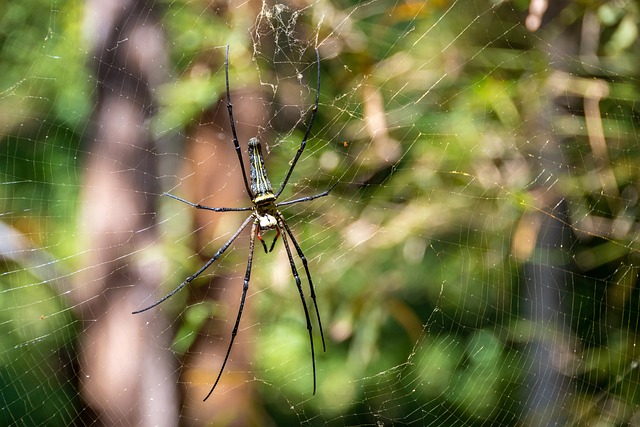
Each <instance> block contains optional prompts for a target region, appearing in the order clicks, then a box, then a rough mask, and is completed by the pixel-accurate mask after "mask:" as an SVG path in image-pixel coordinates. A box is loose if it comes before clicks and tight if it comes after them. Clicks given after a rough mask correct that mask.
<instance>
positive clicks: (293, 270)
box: [278, 215, 324, 394]
mask: <svg viewBox="0 0 640 427" xmlns="http://www.w3.org/2000/svg"><path fill="white" fill-rule="evenodd" d="M278 222H279V226H280V227H285V230H287V229H288V228H287V226H286V224H285V223H284V221H283V220H282V216H281V215H279V216H278ZM282 242H283V243H284V247H285V249H286V250H287V257H289V264H290V265H291V273H292V274H293V278H294V279H295V281H296V286H297V288H298V293H299V294H300V300H301V301H302V308H303V309H304V317H305V320H306V321H307V331H308V332H309V343H310V344H311V365H312V366H313V394H316V354H315V350H314V347H313V333H312V328H311V318H310V317H309V309H308V308H307V302H306V301H305V298H304V292H302V283H301V282H300V276H299V275H298V270H297V269H296V264H295V262H294V261H293V255H292V254H291V248H290V247H289V242H288V241H287V235H286V233H282ZM296 246H297V244H296ZM305 268H306V267H305ZM314 301H315V299H314ZM323 344H324V338H323Z"/></svg>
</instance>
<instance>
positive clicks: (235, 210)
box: [163, 193, 251, 212]
mask: <svg viewBox="0 0 640 427" xmlns="http://www.w3.org/2000/svg"><path fill="white" fill-rule="evenodd" d="M163 196H169V197H171V198H172V199H176V200H177V201H179V202H182V203H186V204H188V205H189V206H192V207H194V208H196V209H206V210H208V211H214V212H241V211H250V210H251V208H212V207H209V206H204V205H199V204H196V203H192V202H190V201H188V200H185V199H183V198H181V197H178V196H174V195H173V194H170V193H164V194H163Z"/></svg>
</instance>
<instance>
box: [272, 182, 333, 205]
mask: <svg viewBox="0 0 640 427" xmlns="http://www.w3.org/2000/svg"><path fill="white" fill-rule="evenodd" d="M336 185H338V183H337V182H336V183H335V184H333V185H332V186H331V187H330V188H329V189H328V190H327V191H323V192H322V193H320V194H316V195H315V196H307V197H301V198H299V199H294V200H287V201H286V202H280V203H276V206H287V205H293V204H294V203H300V202H308V201H310V200H315V199H319V198H320V197H324V196H327V195H329V192H330V191H331V190H333V189H334V188H335V186H336Z"/></svg>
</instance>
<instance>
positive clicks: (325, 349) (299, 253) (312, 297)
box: [278, 212, 327, 351]
mask: <svg viewBox="0 0 640 427" xmlns="http://www.w3.org/2000/svg"><path fill="white" fill-rule="evenodd" d="M278 219H279V220H280V223H281V226H284V229H285V231H286V232H287V234H288V235H289V237H291V242H292V243H293V247H294V248H296V252H297V253H298V257H300V259H301V260H302V265H303V266H304V271H305V273H306V274H307V280H308V281H309V289H310V292H311V300H312V301H313V306H314V308H315V310H316V317H317V318H318V329H320V337H321V338H322V350H323V351H327V346H326V344H325V342H324V332H323V330H322V321H321V320H320V311H318V303H317V302H316V290H315V288H314V287H313V282H312V281H311V273H310V272H309V264H308V263H307V258H306V257H305V256H304V253H302V249H301V248H300V245H299V244H298V242H297V241H296V239H295V237H293V233H292V232H291V229H290V228H289V225H288V224H287V221H285V219H284V216H283V215H282V214H281V213H280V212H278ZM283 239H284V237H283Z"/></svg>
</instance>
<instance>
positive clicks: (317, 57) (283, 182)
mask: <svg viewBox="0 0 640 427" xmlns="http://www.w3.org/2000/svg"><path fill="white" fill-rule="evenodd" d="M316 61H317V63H318V78H317V84H316V102H315V104H314V105H313V108H312V109H311V118H310V119H309V125H308V126H307V131H306V132H305V134H304V138H302V142H301V143H300V148H298V152H297V153H296V155H295V157H294V158H293V161H292V162H291V167H290V168H289V172H287V175H286V176H285V177H284V181H282V184H281V185H280V189H279V190H278V192H277V193H276V199H277V198H278V196H280V193H282V190H284V187H286V185H287V182H289V178H291V174H292V173H293V169H294V168H295V167H296V163H298V159H299V158H300V156H301V155H302V152H303V151H304V147H305V146H306V145H307V138H309V134H310V133H311V126H313V121H314V120H315V118H316V112H317V111H318V101H320V53H318V48H316Z"/></svg>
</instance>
